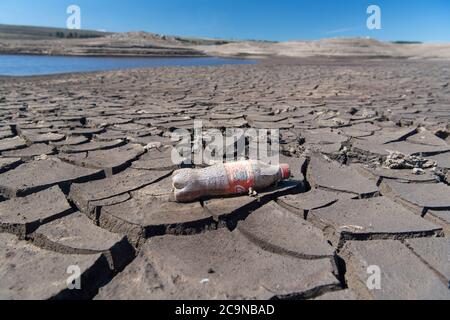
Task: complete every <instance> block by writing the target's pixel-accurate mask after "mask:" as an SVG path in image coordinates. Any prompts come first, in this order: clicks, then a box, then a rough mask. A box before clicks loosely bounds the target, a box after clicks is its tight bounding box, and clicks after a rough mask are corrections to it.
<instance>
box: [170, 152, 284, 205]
mask: <svg viewBox="0 0 450 320" xmlns="http://www.w3.org/2000/svg"><path fill="white" fill-rule="evenodd" d="M290 175H291V173H290V170H289V165H288V164H280V165H268V164H265V163H263V162H260V161H255V160H249V161H238V162H230V163H221V164H216V165H213V166H210V167H207V168H203V169H180V170H177V171H175V172H174V173H173V175H172V184H173V187H174V188H175V190H174V195H175V200H176V201H178V202H190V201H193V200H196V199H199V198H202V197H206V196H220V195H233V194H242V193H246V192H248V191H249V190H250V188H252V189H253V190H255V191H258V190H262V189H264V188H267V187H269V186H271V185H273V184H275V183H277V182H278V181H281V180H283V179H288V178H289V177H290Z"/></svg>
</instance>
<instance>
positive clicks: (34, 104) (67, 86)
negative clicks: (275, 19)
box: [0, 58, 450, 299]
mask: <svg viewBox="0 0 450 320" xmlns="http://www.w3.org/2000/svg"><path fill="white" fill-rule="evenodd" d="M449 81H450V65H449V63H448V62H438V61H434V62H431V61H428V62H425V61H419V60H417V61H408V60H400V59H385V60H382V59H381V60H376V59H371V60H364V59H357V58H353V59H336V60H330V59H298V60H285V59H277V60H268V61H264V62H261V63H260V64H258V65H245V66H221V67H193V68H190V67H189V68H188V67H187V68H156V69H147V70H144V69H142V70H128V71H116V72H105V73H92V74H75V75H57V76H47V77H30V78H2V79H0V153H1V157H0V194H1V198H0V200H1V202H0V297H1V298H3V299H217V298H219V299H449V298H450V291H449V279H450V263H449V257H450V242H449V235H450V186H449V182H450V174H449V172H450V171H449V168H450V137H449V129H450V128H449V121H450V86H449ZM194 119H201V120H203V125H204V127H206V128H218V129H221V130H224V129H225V128H265V129H279V130H280V133H281V138H280V146H281V149H282V153H283V156H282V159H281V160H282V161H283V162H288V163H289V164H290V165H291V168H292V178H291V179H290V180H288V181H285V182H283V183H280V184H279V185H278V186H276V187H274V188H271V189H269V190H264V191H263V192H260V193H259V194H258V195H257V196H253V197H250V196H239V197H233V198H212V199H203V200H202V201H197V202H194V203H188V204H180V203H176V202H173V201H172V198H171V178H170V176H171V173H172V172H173V171H174V170H175V169H177V168H179V167H180V165H177V164H173V163H172V161H171V159H170V146H171V145H172V144H173V143H174V142H172V141H171V140H170V133H171V132H172V131H173V130H175V129H177V128H184V129H188V130H192V126H193V121H194ZM71 265H76V266H78V267H79V270H80V272H81V290H76V289H75V290H69V288H68V287H67V283H66V281H67V279H68V277H69V276H70V274H69V273H68V267H69V266H71ZM373 266H377V267H378V268H379V270H380V272H381V274H380V276H381V278H380V285H381V288H379V289H373V287H371V286H367V283H368V280H370V279H369V278H370V276H371V275H372V274H371V273H370V270H372V269H371V267H373ZM369 282H370V281H369Z"/></svg>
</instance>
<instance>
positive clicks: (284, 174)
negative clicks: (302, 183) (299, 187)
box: [280, 163, 291, 179]
mask: <svg viewBox="0 0 450 320" xmlns="http://www.w3.org/2000/svg"><path fill="white" fill-rule="evenodd" d="M280 170H281V178H282V179H289V178H290V177H291V170H290V169H289V165H288V164H287V163H282V164H280Z"/></svg>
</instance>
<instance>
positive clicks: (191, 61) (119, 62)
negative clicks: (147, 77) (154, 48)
mask: <svg viewBox="0 0 450 320" xmlns="http://www.w3.org/2000/svg"><path fill="white" fill-rule="evenodd" d="M255 63H257V61H255V60H247V59H228V58H217V57H196V58H159V57H158V58H153V57H148V58H147V57H136V58H135V57H131V58H129V57H126V58H122V57H72V56H33V55H0V75H1V76H33V75H47V74H57V73H72V72H89V71H108V70H119V69H132V68H151V67H167V66H177V67H180V66H217V65H228V64H255Z"/></svg>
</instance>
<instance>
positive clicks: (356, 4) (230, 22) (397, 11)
mask: <svg viewBox="0 0 450 320" xmlns="http://www.w3.org/2000/svg"><path fill="white" fill-rule="evenodd" d="M71 4H76V5H78V6H79V7H80V8H81V19H82V20H81V23H82V28H83V29H93V30H107V31H137V30H143V31H149V32H156V33H162V34H169V35H182V36H197V37H211V38H226V39H265V40H281V41H284V40H296V39H298V40H302V39H304V40H311V39H320V38H333V37H354V36H363V37H365V36H369V37H372V38H377V39H380V40H409V41H413V40H419V41H427V42H443V41H445V42H450V1H449V0H428V1H427V0H373V1H365V0H340V1H339V0H316V1H313V0H309V1H307V0H277V1H275V0H129V1H120V0H116V1H111V0H68V1H67V0H1V1H0V23H4V24H21V25H38V26H53V27H65V26H66V19H67V17H68V15H67V14H66V8H67V7H68V6H69V5H71ZM371 4H375V5H378V6H380V8H381V13H382V17H381V22H382V29H381V30H368V29H367V27H366V20H367V17H368V14H367V13H366V9H367V7H368V6H369V5H371Z"/></svg>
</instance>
